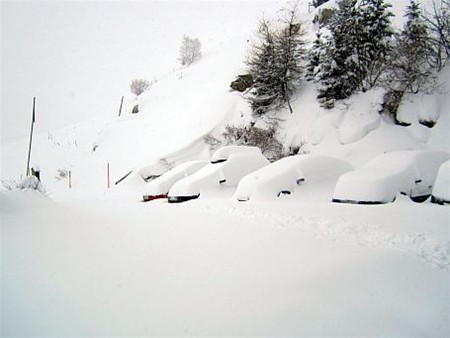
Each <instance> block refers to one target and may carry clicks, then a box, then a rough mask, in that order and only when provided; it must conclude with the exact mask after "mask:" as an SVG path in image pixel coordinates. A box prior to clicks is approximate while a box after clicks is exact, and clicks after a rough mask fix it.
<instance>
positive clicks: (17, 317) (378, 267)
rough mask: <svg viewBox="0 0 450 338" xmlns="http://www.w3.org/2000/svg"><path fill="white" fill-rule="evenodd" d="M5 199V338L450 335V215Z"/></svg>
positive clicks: (440, 211) (406, 206) (30, 196)
mask: <svg viewBox="0 0 450 338" xmlns="http://www.w3.org/2000/svg"><path fill="white" fill-rule="evenodd" d="M0 196H1V213H2V286H1V287H2V335H4V336H8V335H15V336H17V335H20V336H30V335H33V336H34V335H36V334H39V335H41V336H53V335H55V336H97V335H101V336H117V335H124V336H169V335H170V336H202V335H203V336H205V335H206V336H224V335H225V336H248V335H251V336H272V337H280V336H359V337H361V336H366V337H367V336H377V337H379V336H418V337H419V336H420V337H432V336H433V337H444V336H446V335H447V334H448V325H449V320H448V313H449V310H450V309H449V290H448V285H449V275H448V264H449V252H448V242H445V241H442V238H445V236H447V237H448V228H447V227H446V225H447V224H446V221H448V209H446V208H441V207H439V206H436V205H431V204H424V205H420V207H419V208H414V209H415V210H416V211H418V210H417V209H421V210H420V212H417V213H415V214H414V220H412V221H411V219H410V216H411V214H410V213H406V214H405V215H406V216H405V217H404V218H403V221H404V222H405V223H406V222H409V221H411V223H409V224H407V226H406V227H404V228H401V227H400V228H398V227H397V226H396V224H398V223H397V221H398V220H395V219H393V218H391V217H381V219H383V221H381V222H380V216H379V215H378V214H379V213H380V212H381V213H383V212H388V213H389V214H390V215H401V214H402V213H403V212H404V211H405V210H411V204H410V202H409V201H403V200H402V201H398V202H396V203H394V204H392V205H390V206H388V207H387V208H386V207H383V209H380V208H378V209H377V210H374V209H371V210H369V211H368V209H366V210H365V211H364V212H361V210H360V209H359V207H355V206H342V205H334V204H327V205H326V206H325V205H317V204H316V208H320V212H318V211H319V210H317V209H314V208H312V207H311V205H309V204H305V205H303V204H294V205H289V203H287V204H286V203H275V204H273V203H271V204H256V205H255V204H252V205H250V204H245V207H244V206H243V205H242V204H237V203H224V202H221V203H213V202H209V203H208V202H204V203H196V202H194V203H191V202H188V203H187V204H182V205H175V206H174V205H169V204H167V203H163V202H154V203H138V202H123V203H121V204H120V208H115V209H112V208H111V202H105V201H103V202H102V201H97V202H96V205H95V208H87V207H86V206H85V205H84V204H83V205H79V204H77V203H75V204H74V203H71V204H70V205H62V204H56V203H55V202H52V201H50V200H48V199H46V198H43V197H42V196H38V195H36V194H34V193H30V192H29V193H25V194H24V193H22V192H15V193H5V192H2V193H1V195H0ZM367 211H368V212H367ZM336 213H337V214H339V215H342V214H346V217H345V218H341V217H336ZM354 213H356V215H354ZM311 214H312V215H313V216H312V215H311ZM430 215H433V216H432V219H433V220H434V221H433V223H429V220H430ZM361 216H363V219H364V221H363V222H362V221H361V220H360V219H359V217H361ZM384 222H386V224H382V223H384ZM419 225H420V226H423V229H422V230H424V229H426V230H427V232H420V230H419V228H420V226H419ZM429 228H431V229H432V230H434V231H431V232H430V231H429V230H430V229H429ZM417 231H418V232H417ZM432 232H434V233H432ZM441 236H444V237H441Z"/></svg>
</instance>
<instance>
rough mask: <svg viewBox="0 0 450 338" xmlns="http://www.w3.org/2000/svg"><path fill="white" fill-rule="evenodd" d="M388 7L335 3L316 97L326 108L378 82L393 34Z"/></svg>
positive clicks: (380, 0) (376, 2)
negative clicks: (336, 7)
mask: <svg viewBox="0 0 450 338" xmlns="http://www.w3.org/2000/svg"><path fill="white" fill-rule="evenodd" d="M389 7H390V6H389V5H387V4H386V3H385V2H384V0H363V1H361V2H360V3H359V5H358V1H357V0H341V1H340V2H338V10H337V11H336V13H335V15H334V17H333V19H332V20H331V22H330V26H329V29H330V33H331V36H330V40H329V42H328V44H327V45H326V51H325V56H324V58H323V59H324V65H323V67H322V73H321V76H320V78H319V79H320V86H319V95H318V98H319V100H321V102H322V103H323V104H324V105H325V106H326V107H332V106H333V104H334V100H341V99H345V98H347V97H349V96H350V95H352V94H353V93H355V92H356V91H358V90H366V89H368V88H371V87H373V86H374V85H375V84H376V83H377V82H378V80H379V78H380V75H381V74H382V72H383V70H384V67H385V64H386V57H387V55H388V54H389V51H390V48H391V46H390V38H391V37H392V35H393V29H392V26H391V23H390V17H391V16H392V14H391V13H390V12H389V11H388V8H389Z"/></svg>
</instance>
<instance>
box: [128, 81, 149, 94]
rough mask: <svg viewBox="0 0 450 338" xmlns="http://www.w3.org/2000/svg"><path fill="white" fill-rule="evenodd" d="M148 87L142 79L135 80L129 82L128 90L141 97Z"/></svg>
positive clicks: (146, 82)
mask: <svg viewBox="0 0 450 338" xmlns="http://www.w3.org/2000/svg"><path fill="white" fill-rule="evenodd" d="M149 87H150V83H149V82H148V81H147V80H144V79H135V80H133V81H131V84H130V90H131V93H133V94H134V95H136V96H139V95H141V94H142V93H143V92H145V91H146V90H147V89H148V88H149Z"/></svg>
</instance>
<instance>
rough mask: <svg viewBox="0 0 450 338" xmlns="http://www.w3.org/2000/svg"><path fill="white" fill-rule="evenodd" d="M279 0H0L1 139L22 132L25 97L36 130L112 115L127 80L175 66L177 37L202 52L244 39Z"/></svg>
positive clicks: (24, 130) (26, 114) (27, 122)
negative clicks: (33, 111)
mask: <svg viewBox="0 0 450 338" xmlns="http://www.w3.org/2000/svg"><path fill="white" fill-rule="evenodd" d="M284 4H285V2H284V1H278V2H273V1H272V2H268V1H266V2H257V1H233V2H231V1H214V2H211V1H209V2H206V1H205V2H192V1H183V2H167V1H164V2H163V1H159V2H149V1H140V2H131V1H115V2H105V1H49V2H47V1H32V2H22V1H10V2H7V1H1V138H2V139H3V138H10V137H16V136H23V135H27V133H28V130H29V125H30V117H31V104H32V98H33V96H36V97H37V114H36V130H37V132H45V131H48V130H51V129H54V128H57V127H60V126H64V125H68V124H71V123H74V122H75V121H77V120H82V119H86V118H89V117H91V116H95V115H99V114H102V115H107V114H110V115H113V114H117V111H118V107H119V103H120V97H121V96H122V95H127V94H128V93H129V83H130V81H131V80H132V79H134V78H145V79H149V80H151V79H153V78H154V77H158V76H160V75H161V74H164V73H167V72H169V71H171V70H173V69H174V68H175V67H177V66H178V61H177V57H178V49H179V45H180V42H181V38H182V36H183V34H188V35H190V36H192V37H198V38H199V39H200V41H201V42H202V45H203V49H207V48H208V46H211V45H214V44H216V43H218V42H219V41H220V40H222V39H229V38H230V37H233V36H236V35H241V36H242V32H244V33H245V32H246V31H248V32H249V36H248V38H251V30H254V29H256V28H257V20H258V18H260V17H261V13H262V12H264V13H266V14H269V15H270V14H273V13H274V12H275V11H276V10H278V9H280V8H281V7H282V6H283V5H284ZM244 36H246V35H245V34H244ZM243 58H244V55H243Z"/></svg>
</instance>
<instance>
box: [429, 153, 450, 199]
mask: <svg viewBox="0 0 450 338" xmlns="http://www.w3.org/2000/svg"><path fill="white" fill-rule="evenodd" d="M431 202H433V203H437V204H445V203H450V161H447V162H445V163H443V164H442V165H441V166H440V167H439V171H438V174H437V177H436V181H435V182H434V186H433V192H432V195H431Z"/></svg>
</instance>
